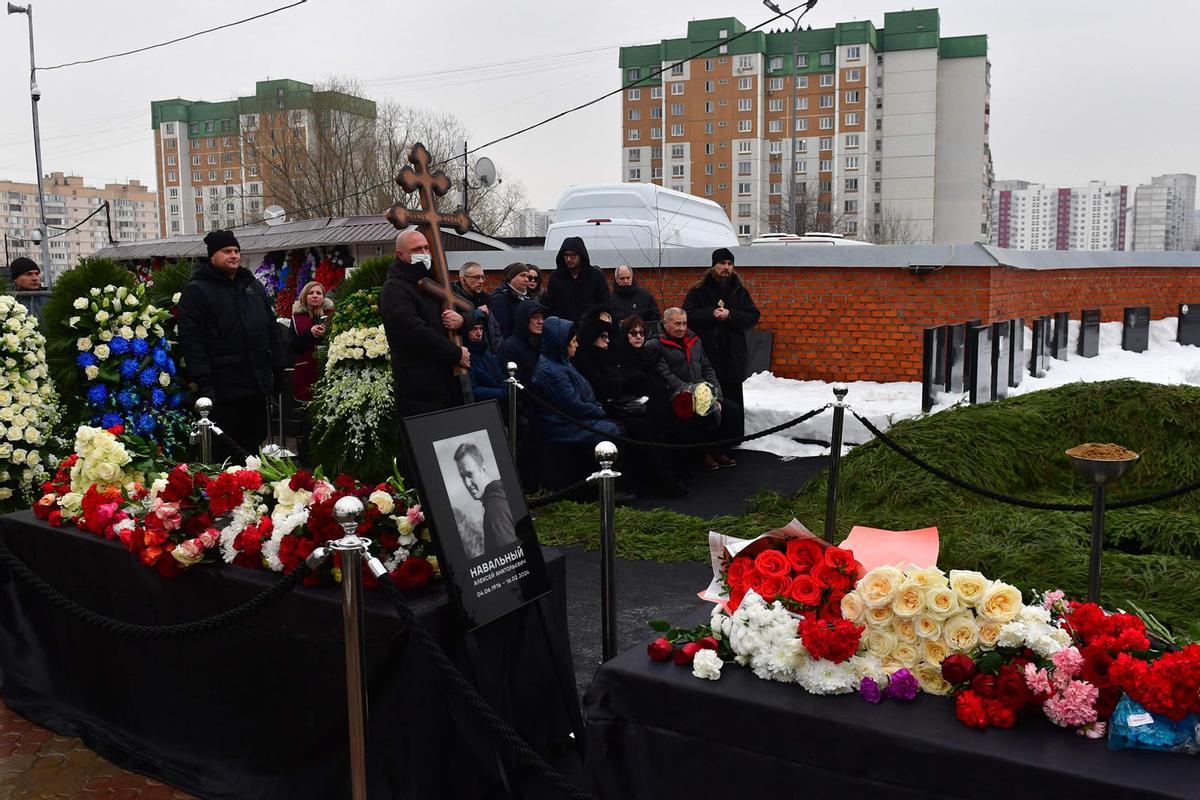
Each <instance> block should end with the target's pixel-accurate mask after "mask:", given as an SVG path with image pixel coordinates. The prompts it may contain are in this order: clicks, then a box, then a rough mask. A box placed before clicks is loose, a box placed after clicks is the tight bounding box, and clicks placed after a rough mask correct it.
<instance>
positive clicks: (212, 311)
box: [178, 231, 287, 459]
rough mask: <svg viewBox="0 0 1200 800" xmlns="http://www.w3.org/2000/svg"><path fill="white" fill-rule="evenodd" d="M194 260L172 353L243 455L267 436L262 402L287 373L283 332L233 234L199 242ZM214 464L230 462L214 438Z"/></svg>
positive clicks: (221, 233)
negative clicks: (202, 252) (199, 255)
mask: <svg viewBox="0 0 1200 800" xmlns="http://www.w3.org/2000/svg"><path fill="white" fill-rule="evenodd" d="M204 244H205V245H206V246H207V248H208V258H207V259H206V260H202V261H200V263H198V264H197V265H196V269H195V271H193V272H192V279H191V280H190V281H188V283H187V285H186V286H184V287H183V291H182V292H181V293H180V298H179V320H178V323H179V353H180V355H181V356H182V357H183V367H184V373H185V375H186V376H187V378H188V380H189V381H191V382H192V383H194V384H196V386H197V387H199V395H200V396H202V397H208V398H209V399H210V400H212V401H213V408H212V414H211V418H212V420H213V421H214V422H216V423H217V425H218V427H220V428H221V429H222V431H224V433H225V434H226V435H227V436H229V437H230V438H231V439H233V441H235V442H237V443H238V445H239V446H240V447H241V448H242V449H243V450H245V451H246V452H247V453H249V454H250V455H255V454H257V453H258V449H259V447H261V446H262V443H263V440H264V439H266V438H267V396H268V395H269V394H271V393H273V392H274V391H275V385H276V381H277V379H278V376H279V375H280V373H282V372H283V370H284V369H285V368H286V367H287V354H286V353H285V351H284V347H283V332H282V329H281V328H280V327H279V324H278V323H277V322H276V321H275V312H274V310H273V309H272V308H271V303H270V301H269V300H268V299H267V293H266V291H265V290H264V289H263V287H262V284H261V283H259V282H258V281H257V280H256V279H255V278H254V275H252V274H251V273H250V270H248V269H245V268H243V267H242V250H241V246H240V245H239V244H238V240H237V237H235V236H234V235H233V232H232V231H212V232H211V233H209V234H208V235H207V236H205V237H204ZM214 452H215V453H216V454H217V456H218V457H219V458H221V459H224V458H227V457H236V456H238V455H240V454H238V453H236V452H235V451H234V450H233V449H232V448H228V447H224V446H223V445H222V444H221V440H220V439H218V440H217V446H216V449H215V451H214Z"/></svg>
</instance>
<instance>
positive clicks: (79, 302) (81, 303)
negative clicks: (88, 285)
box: [71, 297, 88, 319]
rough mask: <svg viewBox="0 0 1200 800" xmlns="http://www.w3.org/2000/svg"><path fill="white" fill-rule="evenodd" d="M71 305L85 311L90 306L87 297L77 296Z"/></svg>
mask: <svg viewBox="0 0 1200 800" xmlns="http://www.w3.org/2000/svg"><path fill="white" fill-rule="evenodd" d="M71 305H72V306H73V307H74V308H76V309H78V310H79V311H83V310H84V309H85V308H87V307H88V301H87V298H86V297H76V298H75V302H74V303H71ZM74 319H79V317H74Z"/></svg>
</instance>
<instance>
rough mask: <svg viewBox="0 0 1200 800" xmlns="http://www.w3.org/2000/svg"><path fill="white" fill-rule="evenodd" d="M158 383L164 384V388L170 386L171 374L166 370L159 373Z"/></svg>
mask: <svg viewBox="0 0 1200 800" xmlns="http://www.w3.org/2000/svg"><path fill="white" fill-rule="evenodd" d="M158 385H159V386H162V387H164V388H165V387H167V386H170V385H171V376H170V375H168V374H167V373H165V372H160V373H158Z"/></svg>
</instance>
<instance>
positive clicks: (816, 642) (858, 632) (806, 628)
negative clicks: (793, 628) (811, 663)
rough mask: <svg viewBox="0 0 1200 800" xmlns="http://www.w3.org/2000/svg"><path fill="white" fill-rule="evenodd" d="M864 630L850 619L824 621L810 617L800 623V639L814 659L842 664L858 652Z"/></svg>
mask: <svg viewBox="0 0 1200 800" xmlns="http://www.w3.org/2000/svg"><path fill="white" fill-rule="evenodd" d="M863 630H864V628H863V626H862V625H855V624H854V623H853V622H851V621H850V620H848V619H838V620H822V619H818V618H816V617H812V616H809V617H805V619H804V621H803V622H801V623H800V638H801V640H802V641H803V642H804V649H805V650H807V651H808V654H809V655H810V656H812V657H813V658H816V659H825V660H827V661H832V662H833V663H835V664H840V663H842V662H843V661H845V660H846V659H848V658H850V656H852V655H854V654H855V653H856V652H858V643H859V641H860V639H861V638H862V632H863Z"/></svg>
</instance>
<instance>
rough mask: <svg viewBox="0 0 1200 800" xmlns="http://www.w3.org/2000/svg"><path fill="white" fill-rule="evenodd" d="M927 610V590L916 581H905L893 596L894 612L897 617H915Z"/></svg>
mask: <svg viewBox="0 0 1200 800" xmlns="http://www.w3.org/2000/svg"><path fill="white" fill-rule="evenodd" d="M924 610H925V592H924V591H923V589H922V587H921V586H919V585H918V584H915V583H909V582H908V581H905V582H904V583H903V584H901V586H900V588H899V589H898V590H897V591H896V596H895V597H894V598H892V612H893V613H894V614H895V615H896V616H897V617H905V618H911V617H915V616H916V615H917V614H920V613H921V612H922V611H924Z"/></svg>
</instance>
